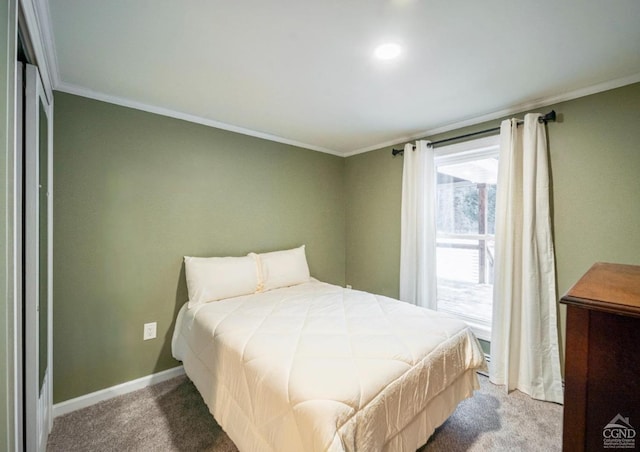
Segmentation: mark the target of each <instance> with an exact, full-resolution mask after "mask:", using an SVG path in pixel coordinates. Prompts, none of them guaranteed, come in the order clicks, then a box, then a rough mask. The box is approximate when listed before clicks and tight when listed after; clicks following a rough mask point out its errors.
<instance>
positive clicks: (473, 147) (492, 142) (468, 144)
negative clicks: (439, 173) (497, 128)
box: [433, 133, 500, 164]
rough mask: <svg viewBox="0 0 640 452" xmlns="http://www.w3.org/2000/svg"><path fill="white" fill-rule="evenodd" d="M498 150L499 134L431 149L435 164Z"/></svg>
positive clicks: (475, 157)
mask: <svg viewBox="0 0 640 452" xmlns="http://www.w3.org/2000/svg"><path fill="white" fill-rule="evenodd" d="M499 150H500V134H499V133H497V134H496V135H492V136H490V137H484V138H476V139H471V140H468V141H464V142H462V143H456V144H450V145H448V146H442V147H441V148H438V149H435V150H434V151H433V154H434V158H435V160H436V163H437V164H442V163H445V162H446V163H449V162H453V161H456V160H469V159H473V160H475V159H477V158H481V157H482V156H483V155H492V154H496V155H497V154H498V152H499Z"/></svg>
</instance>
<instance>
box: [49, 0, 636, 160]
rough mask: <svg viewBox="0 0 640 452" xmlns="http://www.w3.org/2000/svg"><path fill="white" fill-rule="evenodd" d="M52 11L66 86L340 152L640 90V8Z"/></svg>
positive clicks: (509, 2) (144, 6) (78, 7)
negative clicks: (621, 89) (397, 47)
mask: <svg viewBox="0 0 640 452" xmlns="http://www.w3.org/2000/svg"><path fill="white" fill-rule="evenodd" d="M39 1H40V15H41V16H42V15H44V25H43V26H42V28H43V30H44V40H45V45H44V47H45V49H47V50H48V58H47V59H48V60H50V61H49V63H50V65H51V67H52V70H53V75H52V79H53V85H54V88H55V89H58V90H60V91H66V92H71V93H76V94H81V95H85V96H89V97H93V98H96V99H102V100H108V101H111V102H115V103H120V104H124V105H130V106H135V107H137V108H142V109H145V110H148V111H155V112H158V113H162V114H167V115H170V116H175V117H181V118H184V119H189V120H193V121H196V122H200V123H203V124H209V125H213V126H216V127H222V128H225V129H229V130H235V131H239V132H241V133H246V134H249V135H254V136H260V137H265V138H269V139H274V140H276V141H281V142H285V143H291V144H296V145H299V146H303V147H307V148H310V149H315V150H319V151H324V152H330V153H333V154H337V155H351V154H354V153H357V152H362V151H365V150H370V149H375V148H378V147H381V146H386V145H389V144H392V143H398V142H401V141H404V140H408V139H413V138H417V137H420V136H424V135H427V134H429V133H433V132H438V131H444V130H448V129H452V128H455V127H459V126H462V125H466V124H471V123H474V122H479V121H480V120H487V119H493V118H497V117H499V116H502V115H505V114H511V113H515V112H518V111H522V110H523V109H526V108H530V107H531V108H537V107H539V106H543V105H548V104H550V103H551V102H555V101H558V100H565V99H569V98H573V97H578V96H579V95H584V94H588V93H591V92H597V91H601V90H604V89H607V88H610V87H616V86H621V85H625V84H628V83H633V82H636V81H640V1H638V0H615V1H604V0H538V1H535V2H533V1H526V2H525V1H514V0H485V1H467V2H461V1H451V0H422V1H419V0H388V1H379V0H316V1H308V0H307V1H303V0H270V1H265V0H245V1H228V0H227V1H220V0H49V1H48V4H47V0H39ZM41 22H42V18H41ZM387 41H394V42H397V43H399V44H401V45H402V46H403V49H404V50H403V53H402V54H401V56H400V58H398V59H397V60H395V61H387V62H382V61H376V60H375V59H374V58H373V56H372V55H373V50H374V48H375V47H376V46H377V45H378V44H380V43H383V42H387Z"/></svg>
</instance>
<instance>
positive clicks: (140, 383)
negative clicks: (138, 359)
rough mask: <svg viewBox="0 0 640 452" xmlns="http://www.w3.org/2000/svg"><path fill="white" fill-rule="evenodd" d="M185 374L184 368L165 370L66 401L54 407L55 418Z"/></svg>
mask: <svg viewBox="0 0 640 452" xmlns="http://www.w3.org/2000/svg"><path fill="white" fill-rule="evenodd" d="M183 374H184V367H182V366H178V367H174V368H172V369H168V370H164V371H162V372H158V373H155V374H151V375H147V376H146V377H141V378H138V379H136V380H131V381H127V382H125V383H121V384H119V385H116V386H111V387H110V388H105V389H101V390H99V391H96V392H92V393H90V394H85V395H83V396H80V397H76V398H75V399H70V400H65V401H64V402H60V403H56V404H55V405H53V417H54V418H55V417H58V416H62V415H63V414H67V413H71V412H72V411H76V410H79V409H82V408H87V407H89V406H91V405H95V404H96V403H99V402H103V401H105V400H109V399H111V398H113V397H117V396H120V395H124V394H128V393H130V392H133V391H137V390H139V389H144V388H146V387H148V386H151V385H154V384H157V383H161V382H163V381H166V380H170V379H172V378H175V377H179V376H180V375H183Z"/></svg>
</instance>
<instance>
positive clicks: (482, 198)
mask: <svg viewBox="0 0 640 452" xmlns="http://www.w3.org/2000/svg"><path fill="white" fill-rule="evenodd" d="M436 171H437V190H436V196H437V202H436V228H437V234H436V266H437V277H438V278H437V281H438V288H437V294H438V295H437V297H438V298H437V299H438V310H439V311H444V312H448V313H450V314H454V315H456V316H458V317H460V318H462V319H463V320H466V321H467V322H468V323H470V324H471V326H472V327H474V331H475V332H476V334H477V335H478V337H480V338H482V339H487V340H488V339H490V334H491V316H492V302H493V263H494V261H493V258H494V255H495V207H496V183H497V175H498V149H497V145H496V146H494V147H493V148H492V149H487V148H486V147H485V148H483V149H481V150H479V151H478V152H477V153H474V152H472V151H471V152H470V151H469V150H467V151H465V152H464V154H456V153H448V154H447V155H446V156H443V157H441V158H437V159H436Z"/></svg>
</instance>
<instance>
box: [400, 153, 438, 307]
mask: <svg viewBox="0 0 640 452" xmlns="http://www.w3.org/2000/svg"><path fill="white" fill-rule="evenodd" d="M435 190H436V171H435V162H434V154H433V147H431V146H430V145H429V143H428V142H427V141H418V142H417V143H416V147H415V150H414V149H413V145H412V144H410V143H409V144H407V145H405V147H404V166H403V170H402V213H401V217H402V218H401V238H400V300H402V301H406V302H407V303H412V304H415V305H418V306H422V307H426V308H430V309H434V310H435V309H436V220H435V202H436V201H435Z"/></svg>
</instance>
